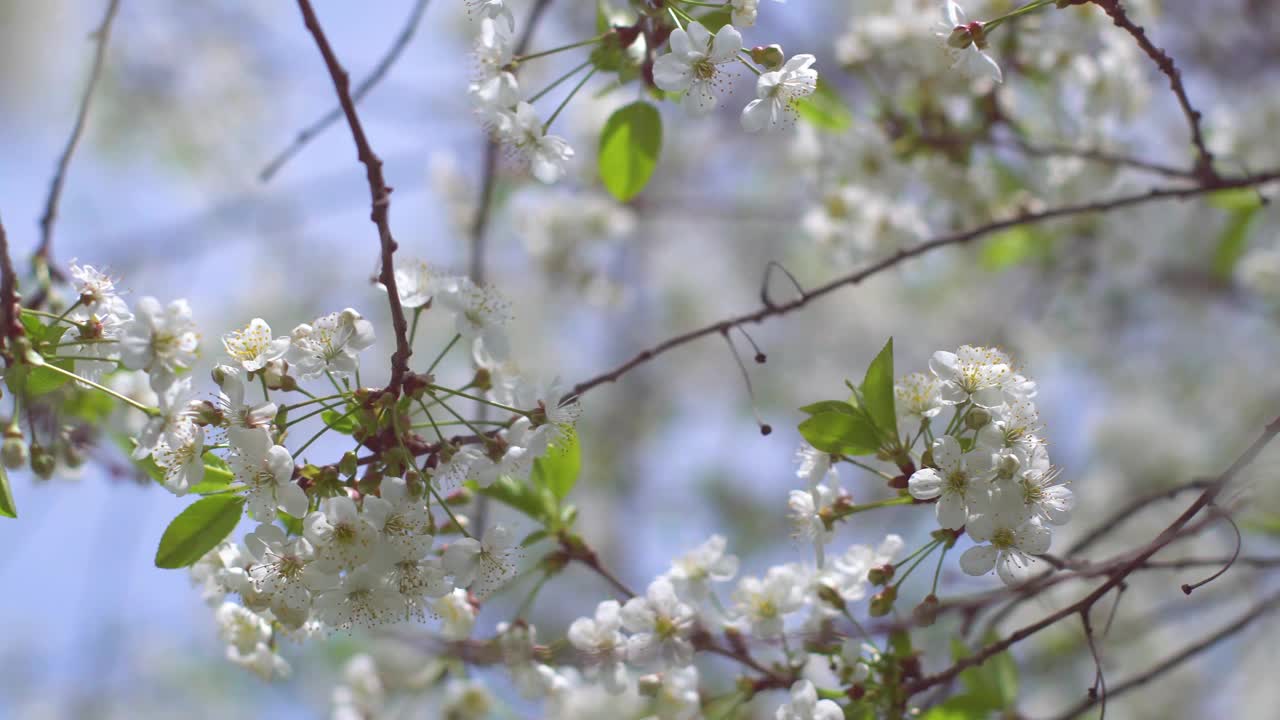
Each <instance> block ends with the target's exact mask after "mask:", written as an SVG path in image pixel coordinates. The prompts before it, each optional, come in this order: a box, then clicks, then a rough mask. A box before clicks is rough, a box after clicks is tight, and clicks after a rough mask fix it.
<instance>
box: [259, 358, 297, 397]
mask: <svg viewBox="0 0 1280 720" xmlns="http://www.w3.org/2000/svg"><path fill="white" fill-rule="evenodd" d="M262 377H263V378H264V379H266V381H267V387H268V388H270V389H272V390H294V389H297V387H298V384H297V382H294V380H293V378H291V377H289V361H288V360H285V359H284V358H276V359H275V360H272V361H271V362H268V363H267V364H266V366H265V367H263V368H262ZM290 385H292V387H289V386H290Z"/></svg>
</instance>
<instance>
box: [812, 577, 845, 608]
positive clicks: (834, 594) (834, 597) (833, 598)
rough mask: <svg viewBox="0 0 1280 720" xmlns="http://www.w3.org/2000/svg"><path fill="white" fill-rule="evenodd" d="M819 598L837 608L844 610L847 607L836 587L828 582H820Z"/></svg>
mask: <svg viewBox="0 0 1280 720" xmlns="http://www.w3.org/2000/svg"><path fill="white" fill-rule="evenodd" d="M818 598H819V599H821V600H822V602H824V603H826V604H828V605H830V606H831V607H833V608H835V609H836V610H840V611H843V610H844V609H845V602H844V598H843V597H841V595H840V593H839V592H838V591H837V590H836V589H835V588H833V587H831V586H830V585H827V584H826V583H818Z"/></svg>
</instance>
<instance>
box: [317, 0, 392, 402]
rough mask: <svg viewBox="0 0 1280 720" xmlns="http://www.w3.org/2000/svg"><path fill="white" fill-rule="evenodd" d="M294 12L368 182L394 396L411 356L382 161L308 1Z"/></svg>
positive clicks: (343, 74) (346, 77)
mask: <svg viewBox="0 0 1280 720" xmlns="http://www.w3.org/2000/svg"><path fill="white" fill-rule="evenodd" d="M298 9H299V10H301V11H302V18H303V20H304V22H305V23H306V26H307V30H309V31H311V35H312V36H313V37H314V38H315V41H316V46H317V47H318V48H319V49H320V54H321V55H323V56H324V63H325V66H326V67H327V68H328V69H329V77H331V78H332V79H333V87H334V89H335V90H336V91H337V93H338V103H339V105H341V106H342V112H343V114H345V115H346V117H347V125H348V126H350V128H351V137H352V139H353V140H354V141H355V144H356V155H357V157H358V158H359V159H360V162H361V163H363V164H364V166H365V175H366V177H367V178H368V181H369V197H370V202H371V204H372V212H371V213H370V215H369V219H370V220H372V221H373V224H374V225H376V226H377V227H378V240H379V243H380V245H381V249H382V253H381V254H382V266H381V271H380V272H379V274H378V281H379V282H381V283H382V286H383V287H385V288H386V289H387V302H388V303H389V304H390V306H391V326H392V329H393V330H394V331H395V336H396V350H395V352H394V353H392V355H391V380H390V381H389V382H388V383H387V389H388V390H389V391H390V392H392V393H398V392H399V390H400V385H401V384H402V383H403V382H404V378H405V375H407V374H408V372H409V356H410V355H412V354H413V350H412V348H410V347H409V323H408V321H406V320H405V316H404V308H403V307H401V306H400V292H399V290H398V289H397V288H396V273H395V260H394V258H393V257H392V256H393V255H394V254H395V251H396V241H395V238H394V237H392V235H391V224H390V220H389V217H388V210H389V208H390V207H391V188H390V187H389V186H388V185H387V181H386V179H385V178H384V177H383V175H382V160H380V159H379V158H378V156H377V155H376V154H375V153H374V152H373V148H372V147H370V145H369V140H368V138H366V137H365V134H364V127H363V126H362V125H361V124H360V117H359V116H358V115H357V114H356V105H355V101H353V100H352V99H351V78H350V77H349V76H348V75H347V71H346V70H344V69H342V65H341V64H340V63H339V62H338V58H337V56H336V55H334V53H333V48H332V47H330V45H329V39H328V38H327V37H325V34H324V30H323V29H322V28H321V27H320V21H319V19H317V18H316V13H315V10H313V9H312V7H311V2H310V0H298Z"/></svg>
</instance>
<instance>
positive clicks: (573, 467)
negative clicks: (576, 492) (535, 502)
mask: <svg viewBox="0 0 1280 720" xmlns="http://www.w3.org/2000/svg"><path fill="white" fill-rule="evenodd" d="M581 471H582V451H581V449H580V448H579V447H578V434H577V433H566V434H565V435H563V436H562V437H560V438H559V439H558V440H556V442H555V443H553V444H552V445H551V447H549V448H547V452H546V454H544V455H543V456H542V457H540V458H538V459H537V460H534V461H533V472H532V473H530V476H529V477H530V479H531V480H532V481H533V486H534V487H540V488H546V489H548V490H550V491H551V493H552V495H554V496H555V498H556V499H557V500H563V499H565V498H566V497H568V496H569V491H571V490H573V486H574V484H575V483H577V482H578V474H579V473H580V472H581Z"/></svg>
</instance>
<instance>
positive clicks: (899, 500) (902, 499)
mask: <svg viewBox="0 0 1280 720" xmlns="http://www.w3.org/2000/svg"><path fill="white" fill-rule="evenodd" d="M913 502H915V498H913V497H911V496H910V495H899V496H898V497H891V498H885V499H884V500H877V501H875V502H869V503H866V504H864V505H854V506H852V507H848V508H845V509H843V510H841V511H840V514H839V515H837V516H836V518H835V519H836V520H839V519H841V518H844V517H848V516H849V515H856V514H857V513H860V512H866V511H868V510H876V509H878V508H882V507H892V506H894V505H910V504H911V503H913Z"/></svg>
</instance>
